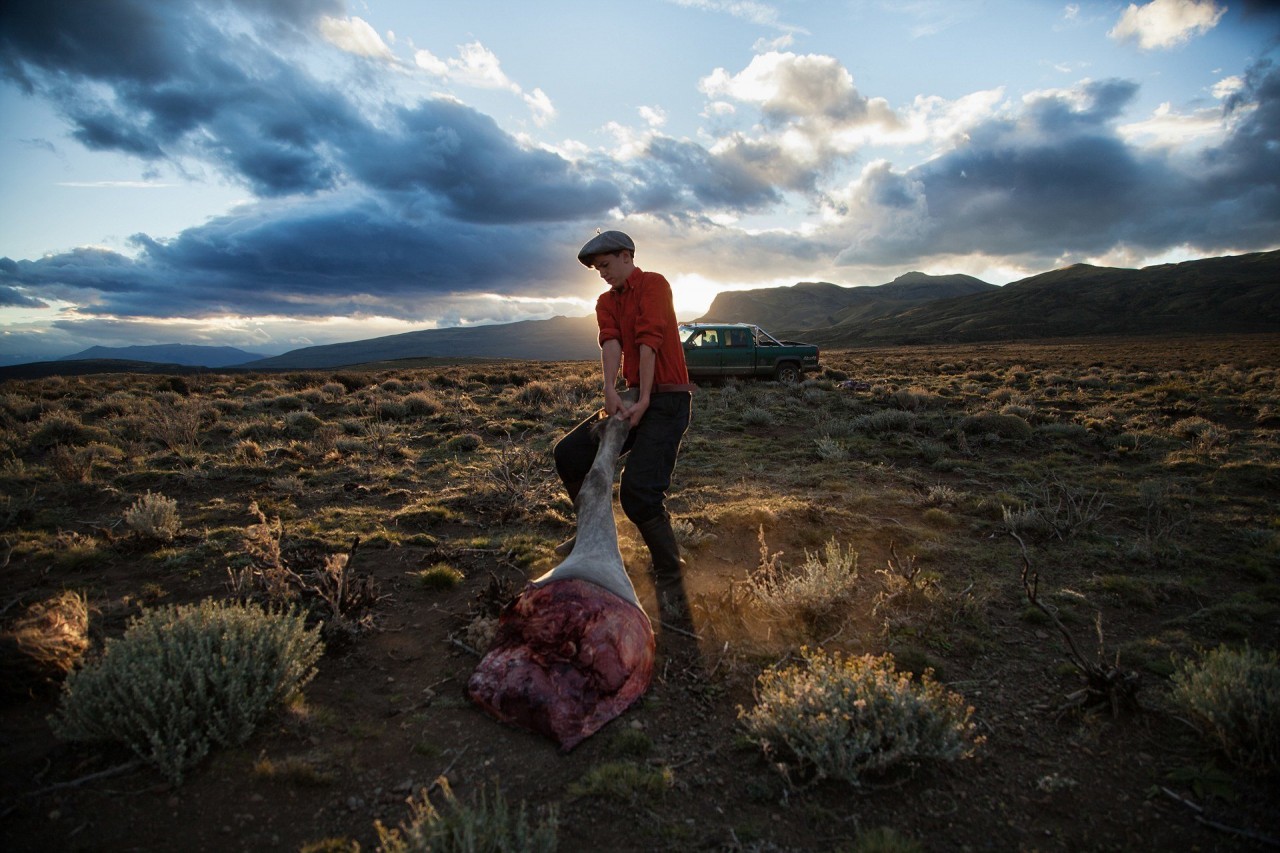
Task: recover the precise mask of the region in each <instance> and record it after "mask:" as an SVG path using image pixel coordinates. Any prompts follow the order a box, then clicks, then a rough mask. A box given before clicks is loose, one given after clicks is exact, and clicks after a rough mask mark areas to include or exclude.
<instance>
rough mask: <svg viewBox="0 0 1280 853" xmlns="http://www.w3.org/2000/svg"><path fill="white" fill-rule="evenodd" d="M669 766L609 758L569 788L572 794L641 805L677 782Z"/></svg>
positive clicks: (657, 796)
mask: <svg viewBox="0 0 1280 853" xmlns="http://www.w3.org/2000/svg"><path fill="white" fill-rule="evenodd" d="M674 782H675V780H674V777H673V776H672V773H671V768H669V767H650V766H648V765H645V764H639V763H636V762H634V761H606V762H605V763H604V764H598V765H596V766H595V767H592V768H591V769H590V770H588V771H587V772H586V774H585V775H584V776H583V777H582V778H581V779H579V780H578V781H577V782H574V783H573V784H571V785H570V786H569V788H568V793H569V796H571V797H603V798H605V799H611V800H618V801H621V802H626V803H633V804H638V803H641V802H651V801H653V800H656V799H658V798H660V797H661V796H662V795H663V794H665V793H666V792H667V791H668V790H670V789H671V786H672V785H673V784H674Z"/></svg>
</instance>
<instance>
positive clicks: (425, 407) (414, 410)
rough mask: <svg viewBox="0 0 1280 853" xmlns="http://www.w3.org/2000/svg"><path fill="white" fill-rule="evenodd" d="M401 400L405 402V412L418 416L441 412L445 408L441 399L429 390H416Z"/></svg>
mask: <svg viewBox="0 0 1280 853" xmlns="http://www.w3.org/2000/svg"><path fill="white" fill-rule="evenodd" d="M401 402H402V403H404V410H405V414H407V415H409V416H412V417H417V418H420V417H429V416H431V415H436V414H439V413H440V410H441V409H443V408H444V407H443V406H442V405H441V403H440V399H439V398H438V397H436V395H435V394H431V393H429V392H427V391H415V392H414V393H412V394H409V395H407V396H405V398H404V399H403V400H401Z"/></svg>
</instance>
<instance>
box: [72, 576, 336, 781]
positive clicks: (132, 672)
mask: <svg viewBox="0 0 1280 853" xmlns="http://www.w3.org/2000/svg"><path fill="white" fill-rule="evenodd" d="M323 651H324V647H323V645H322V644H321V642H320V639H319V631H318V630H310V631H308V630H307V629H306V626H305V624H304V622H303V617H302V616H301V615H300V614H297V613H294V612H289V613H283V614H272V613H266V612H264V611H263V610H262V609H261V608H260V607H258V606H256V605H248V606H242V605H234V604H226V603H222V602H216V601H212V600H207V601H204V602H202V603H201V604H199V605H186V606H179V607H172V606H170V607H164V608H158V609H155V610H144V611H143V613H142V615H140V616H138V617H137V618H135V619H134V620H132V621H131V622H130V624H129V627H128V629H127V630H126V631H125V633H124V636H123V637H121V638H119V639H114V640H108V641H107V644H106V650H105V652H104V654H103V656H102V658H101V659H100V660H98V661H96V662H95V663H93V664H90V665H89V666H86V667H85V668H84V669H81V670H79V671H77V672H73V673H72V674H71V675H70V676H68V678H67V682H66V684H65V685H64V688H63V695H62V702H61V704H60V706H59V708H58V712H57V714H56V715H55V716H54V717H53V718H51V723H52V724H53V727H54V731H55V733H56V734H57V735H58V736H59V737H61V738H64V739H66V740H75V741H114V742H118V743H122V744H124V745H125V746H127V747H129V748H130V749H131V750H133V751H134V752H135V753H136V754H137V755H138V756H139V757H140V758H142V759H143V760H144V761H146V762H148V763H150V764H153V765H155V766H156V767H157V768H158V769H159V770H160V772H161V773H163V774H164V775H165V776H166V777H167V778H168V779H169V780H170V781H171V782H173V783H174V784H175V785H176V784H178V783H180V782H181V781H182V776H183V774H184V773H185V772H186V771H187V770H188V769H189V768H191V767H193V766H195V765H196V764H197V763H198V762H199V761H200V760H201V759H203V758H204V756H205V755H207V754H208V752H209V749H210V747H211V746H212V745H219V746H233V745H236V744H240V743H243V742H244V741H245V740H246V739H247V738H248V737H249V735H251V734H252V733H253V730H254V728H255V727H256V726H257V724H258V723H259V722H260V721H261V720H262V719H263V717H265V716H266V714H267V713H268V712H269V711H270V710H272V708H274V707H275V706H277V705H278V704H280V703H281V702H283V701H284V700H286V699H288V698H289V697H291V696H292V695H293V694H295V693H297V692H298V691H299V690H300V689H301V688H302V686H303V685H305V684H306V683H307V682H308V681H309V680H311V677H312V676H313V675H314V674H315V668H314V666H315V663H316V661H317V660H319V658H320V655H321V654H322V652H323Z"/></svg>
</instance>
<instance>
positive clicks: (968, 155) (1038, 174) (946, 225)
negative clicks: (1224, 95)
mask: <svg viewBox="0 0 1280 853" xmlns="http://www.w3.org/2000/svg"><path fill="white" fill-rule="evenodd" d="M1136 91H1137V87H1136V84H1133V83H1129V82H1126V81H1119V80H1104V81H1093V82H1087V83H1085V84H1082V85H1081V86H1079V87H1077V88H1076V89H1072V90H1061V91H1051V92H1042V93H1039V94H1037V95H1035V96H1033V97H1029V98H1028V99H1027V101H1026V103H1025V106H1024V109H1023V110H1022V112H1021V113H1019V114H1017V115H1016V116H1012V117H993V118H991V119H990V120H988V121H986V122H984V123H982V124H980V125H978V126H975V127H973V128H971V129H970V131H969V132H968V134H967V136H966V138H965V139H964V140H963V141H962V142H960V143H958V144H957V145H956V146H955V147H954V148H953V149H952V150H950V151H948V152H946V153H945V154H943V155H941V156H939V157H936V158H934V159H932V160H930V161H927V162H925V163H923V164H921V165H919V166H916V167H913V168H909V169H906V170H903V171H895V170H894V169H892V168H891V167H890V166H889V164H887V163H875V164H871V165H870V166H868V167H866V168H865V169H864V170H863V173H862V175H860V176H859V178H858V179H856V180H855V181H854V182H852V183H851V184H850V185H849V186H848V187H846V188H845V189H844V190H843V191H842V192H840V193H837V194H833V199H834V200H835V201H836V203H838V204H839V208H838V211H837V212H838V213H839V214H840V218H839V220H838V223H837V224H836V225H834V226H832V227H831V229H830V232H831V234H832V235H835V234H841V235H843V239H844V240H846V241H847V242H846V246H845V249H844V250H843V252H842V253H841V255H840V262H841V263H845V264H893V263H904V262H916V261H919V260H922V259H927V258H930V257H946V256H962V255H965V254H969V253H972V252H974V251H975V250H980V251H981V252H983V253H986V254H987V255H1005V256H1007V257H1009V258H1011V259H1021V260H1022V262H1024V263H1025V264H1026V265H1028V266H1030V267H1032V268H1037V267H1038V268H1042V269H1043V268H1045V267H1047V266H1052V265H1055V264H1057V263H1060V262H1061V259H1062V258H1063V257H1075V258H1081V257H1088V256H1093V255H1101V254H1104V253H1107V252H1109V251H1113V250H1116V249H1118V248H1128V249H1135V250H1141V251H1142V252H1144V253H1146V254H1154V253H1158V252H1161V251H1165V250H1168V249H1170V248H1171V247H1174V246H1191V247H1195V248H1197V249H1199V250H1201V251H1204V252H1205V253H1206V254H1214V253H1218V252H1228V251H1232V250H1237V251H1248V250H1258V249H1266V248H1270V247H1272V246H1273V245H1274V242H1275V234H1276V233H1278V231H1280V163H1277V159H1278V158H1276V157H1275V156H1274V150H1275V148H1276V146H1277V144H1278V143H1280V71H1277V70H1275V69H1274V68H1272V67H1271V66H1270V64H1269V63H1259V64H1258V65H1256V66H1255V67H1254V68H1253V69H1252V70H1251V71H1250V73H1249V74H1248V75H1246V80H1245V84H1244V87H1243V88H1242V90H1241V91H1240V92H1239V93H1237V95H1235V96H1233V97H1232V98H1231V99H1229V100H1228V102H1227V104H1226V106H1225V109H1224V112H1223V113H1222V114H1221V116H1220V123H1221V127H1222V130H1221V142H1220V144H1218V145H1210V146H1206V147H1204V148H1203V149H1201V150H1200V151H1199V152H1198V153H1197V154H1196V156H1195V157H1194V158H1193V159H1188V158H1185V157H1184V158H1175V157H1173V156H1172V155H1171V153H1170V152H1169V151H1168V150H1167V149H1166V148H1165V147H1159V146H1153V147H1150V148H1138V147H1136V146H1134V145H1131V144H1129V143H1127V142H1126V139H1125V135H1124V134H1123V133H1122V132H1121V129H1120V128H1118V127H1117V125H1118V121H1117V119H1118V117H1119V116H1120V115H1121V112H1122V110H1123V108H1124V107H1125V106H1126V105H1127V104H1129V103H1131V102H1132V100H1133V98H1134V96H1135V95H1136Z"/></svg>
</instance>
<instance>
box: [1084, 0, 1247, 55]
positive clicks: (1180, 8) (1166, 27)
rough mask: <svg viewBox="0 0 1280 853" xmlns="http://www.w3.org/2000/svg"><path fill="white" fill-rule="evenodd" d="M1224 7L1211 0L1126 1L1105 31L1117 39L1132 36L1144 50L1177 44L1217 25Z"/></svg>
mask: <svg viewBox="0 0 1280 853" xmlns="http://www.w3.org/2000/svg"><path fill="white" fill-rule="evenodd" d="M1226 11H1227V10H1226V7H1225V6H1219V5H1218V4H1217V3H1216V2H1214V0H1151V2H1150V3H1147V4H1146V5H1143V6H1139V5H1137V4H1136V3H1131V4H1129V7H1128V8H1127V9H1125V10H1124V14H1122V15H1121V16H1120V21H1119V22H1118V23H1117V24H1116V25H1115V27H1113V28H1112V30H1111V32H1109V33H1107V35H1109V36H1111V38H1113V39H1116V40H1117V41H1129V40H1134V41H1137V42H1138V47H1140V48H1142V49H1143V50H1158V49H1167V48H1171V47H1176V46H1177V45H1179V44H1182V43H1184V42H1187V41H1189V40H1190V39H1191V38H1192V37H1193V36H1197V35H1202V34H1204V33H1207V32H1208V31H1209V30H1211V29H1213V28H1214V27H1215V26H1217V24H1218V21H1219V20H1221V18H1222V16H1223V15H1224V14H1226Z"/></svg>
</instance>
